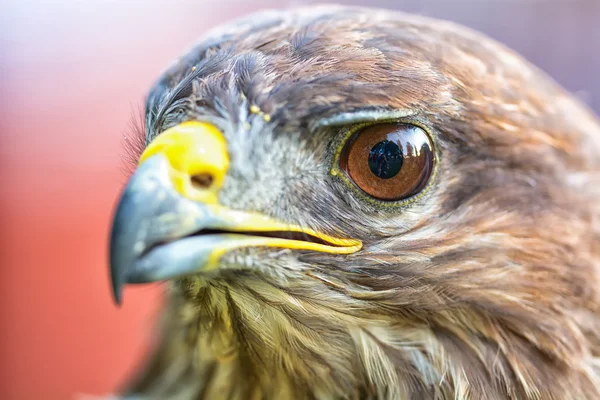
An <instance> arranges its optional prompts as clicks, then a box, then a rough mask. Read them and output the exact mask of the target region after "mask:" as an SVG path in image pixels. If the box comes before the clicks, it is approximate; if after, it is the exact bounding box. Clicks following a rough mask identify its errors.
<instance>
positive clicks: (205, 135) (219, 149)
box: [139, 121, 229, 204]
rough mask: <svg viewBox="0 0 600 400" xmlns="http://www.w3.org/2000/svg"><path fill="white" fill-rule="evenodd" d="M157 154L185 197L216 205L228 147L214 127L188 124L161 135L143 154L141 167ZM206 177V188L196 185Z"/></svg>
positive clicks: (185, 123) (196, 122) (227, 162)
mask: <svg viewBox="0 0 600 400" xmlns="http://www.w3.org/2000/svg"><path fill="white" fill-rule="evenodd" d="M157 154H160V155H162V156H163V157H165V158H166V159H167V161H168V162H169V165H170V168H169V176H170V178H171V183H172V184H173V187H174V189H175V190H176V191H177V192H179V193H180V194H181V195H182V196H184V197H186V198H188V199H191V200H196V201H201V202H204V203H208V204H211V203H212V204H214V203H216V202H217V195H218V191H219V189H221V187H222V186H223V181H224V180H225V176H226V175H227V171H228V169H229V155H228V153H227V143H226V141H225V138H224V136H223V134H222V133H221V131H219V129H217V128H216V127H215V126H214V125H212V124H209V123H206V122H200V121H188V122H183V123H181V124H179V125H177V126H174V127H172V128H169V129H167V130H166V131H164V132H162V133H161V134H159V135H158V136H157V137H156V138H155V139H154V140H153V141H152V142H151V143H150V144H149V145H148V147H147V148H146V150H144V152H143V153H142V155H141V157H140V161H139V164H140V165H141V164H143V163H144V162H145V161H146V160H147V159H149V158H150V157H152V156H155V155H157ZM197 177H203V182H205V184H204V185H202V186H200V187H199V186H198V185H194V179H195V178H197Z"/></svg>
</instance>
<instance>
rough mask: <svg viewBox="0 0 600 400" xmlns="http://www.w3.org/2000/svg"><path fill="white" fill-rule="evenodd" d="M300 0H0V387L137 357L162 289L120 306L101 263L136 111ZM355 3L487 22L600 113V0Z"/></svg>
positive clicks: (484, 27)
mask: <svg viewBox="0 0 600 400" xmlns="http://www.w3.org/2000/svg"><path fill="white" fill-rule="evenodd" d="M346 3H347V4H351V3H350V2H346ZM302 4H312V3H311V2H310V1H286V0H268V1H267V0H265V1H255V2H251V1H244V2H233V1H229V0H220V1H218V2H217V1H215V2H208V1H203V0H188V1H177V0H162V1H157V0H139V1H133V0H118V1H117V0H113V1H108V0H85V1H83V0H81V1H75V0H71V1H66V0H38V1H27V0H25V1H17V0H15V1H12V2H7V1H5V0H0V179H1V181H0V182H1V184H0V355H1V356H0V399H3V400H12V399H16V400H29V399H32V400H33V399H36V400H38V399H44V400H63V399H75V398H78V397H77V396H78V394H80V393H87V394H106V393H109V392H111V391H112V390H114V389H115V388H116V387H118V385H119V384H120V383H121V382H122V380H123V378H124V377H125V376H126V375H127V374H128V373H129V372H130V371H132V369H133V368H134V367H135V366H136V365H137V364H139V363H140V360H141V359H142V356H143V354H144V350H145V349H146V348H147V346H148V345H149V340H150V334H151V330H152V326H153V320H154V315H155V313H156V310H157V306H158V305H159V302H160V299H161V287H160V286H141V287H136V288H129V289H127V292H126V293H125V297H124V305H123V306H122V307H121V308H117V307H116V306H115V305H114V304H113V301H112V298H111V296H110V290H109V282H108V267H107V236H108V229H109V222H110V218H111V213H112V208H113V205H114V203H115V200H116V198H117V196H118V193H119V190H120V188H121V187H122V184H123V183H124V180H125V175H124V174H123V173H122V168H123V167H124V163H123V161H122V156H123V149H122V141H123V138H124V137H125V136H127V135H128V134H129V132H130V128H129V122H130V120H131V118H132V115H135V114H136V113H139V110H140V108H141V107H142V105H143V101H144V96H145V94H146V92H147V90H148V89H149V88H150V86H151V85H152V83H153V81H154V80H155V79H156V78H157V76H158V74H159V73H160V72H161V71H162V70H163V68H165V66H166V65H167V64H168V63H169V62H170V61H171V60H172V59H173V58H175V57H177V56H179V55H180V54H182V52H183V51H185V50H186V49H187V48H188V47H189V46H190V45H191V44H193V43H194V42H195V41H196V40H197V39H198V38H199V36H200V35H201V34H202V33H203V32H205V31H206V30H208V29H209V28H211V27H213V26H215V25H217V24H219V23H222V22H225V21H227V20H229V19H231V18H234V17H237V16H241V15H243V14H247V13H250V12H252V11H256V10H259V9H263V8H291V7H294V6H298V5H302ZM352 4H360V2H352ZM363 4H370V5H373V6H379V7H385V8H394V9H399V10H405V11H410V12H415V13H420V14H424V15H429V16H434V17H440V18H445V19H450V20H453V21H457V22H459V23H462V24H465V25H468V26H470V27H473V28H475V29H478V30H480V31H483V32H485V33H487V34H488V35H490V36H492V37H493V38H495V39H498V40H500V41H502V42H504V43H505V44H507V45H508V46H510V47H512V48H513V49H515V50H517V51H518V52H520V53H521V54H523V55H524V56H526V57H527V58H528V59H529V60H530V61H532V62H533V63H535V64H536V65H538V66H539V67H541V68H542V69H543V70H545V71H546V72H547V73H549V74H550V75H551V76H552V77H554V78H555V79H556V80H557V81H558V82H559V83H561V84H562V85H563V86H564V87H566V88H567V89H569V90H570V91H572V92H574V93H575V94H576V95H577V96H579V97H580V98H581V99H582V100H583V101H585V102H586V103H587V104H588V105H590V106H591V107H592V108H594V109H595V111H596V112H597V113H599V112H600V78H599V76H598V74H599V72H600V51H599V50H600V0H570V1H569V0H437V1H433V0H431V1H430V0H424V1H400V0H388V1H384V0H380V1H371V2H368V1H367V0H364V2H363Z"/></svg>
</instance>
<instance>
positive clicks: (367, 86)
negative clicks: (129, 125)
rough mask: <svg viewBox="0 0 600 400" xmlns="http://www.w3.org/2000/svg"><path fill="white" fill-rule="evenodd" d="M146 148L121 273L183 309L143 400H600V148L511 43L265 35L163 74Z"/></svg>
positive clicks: (370, 30)
mask: <svg viewBox="0 0 600 400" xmlns="http://www.w3.org/2000/svg"><path fill="white" fill-rule="evenodd" d="M144 140H145V145H144V146H145V149H144V150H143V153H142V154H141V156H140V158H139V165H138V167H137V169H136V171H135V172H134V174H133V175H132V177H131V178H130V181H129V183H128V184H127V187H126V188H125V189H124V192H123V195H122V198H121V200H120V203H119V205H118V208H117V211H116V214H115V219H114V222H113V224H114V225H113V231H112V237H111V258H110V261H111V273H112V279H113V285H114V291H115V295H116V297H117V299H119V298H120V296H121V289H122V286H123V285H124V284H127V283H143V282H151V281H168V282H169V285H168V287H169V294H168V301H167V306H166V310H165V312H164V322H163V325H162V326H163V329H162V333H161V341H160V343H159V345H158V346H157V348H156V349H155V353H154V355H153V356H152V357H151V359H150V360H149V361H148V367H147V369H145V370H144V371H143V372H142V373H141V374H140V375H139V376H138V377H137V379H135V380H134V381H133V382H132V383H131V385H129V387H128V388H127V389H126V390H125V398H132V399H133V398H135V399H140V398H143V399H149V398H150V399H417V400H418V399H423V400H424V399H498V400H500V399H544V400H546V399H599V398H600V282H599V271H600V225H599V223H600V179H599V175H600V125H599V124H598V121H597V120H596V117H594V116H593V115H592V114H591V112H589V111H588V110H587V109H586V108H585V106H583V105H582V104H580V103H579V102H578V101H577V100H576V99H575V98H574V97H571V96H570V95H568V94H567V93H566V92H565V91H563V90H562V89H561V88H560V87H558V86H557V85H556V84H555V83H554V82H553V81H552V80H550V79H549V78H548V77H546V76H545V75H544V74H543V73H542V72H540V71H539V70H537V69H536V68H535V67H533V66H532V65H530V64H529V63H527V62H526V61H524V60H523V59H522V58H520V57H519V56H518V55H516V54H515V53H513V52H511V51H510V50H508V49H506V48H504V47H503V46H501V45H499V44H498V43H496V42H494V41H492V40H490V39H488V38H486V37H484V36H482V35H480V34H477V33H475V32H473V31H471V30H468V29H466V28H463V27H460V26H457V25H454V24H452V23H448V22H443V21H437V20H432V19H427V18H423V17H417V16H410V15H405V14H400V13H393V12H388V11H381V10H373V9H364V8H338V7H325V8H312V9H300V10H296V11H292V12H290V11H286V12H267V13H263V14H260V15H253V16H251V17H249V18H245V19H243V20H239V21H236V22H235V23H232V24H231V25H228V26H225V27H223V28H221V29H219V30H218V31H213V32H212V33H210V34H209V35H208V36H207V37H206V38H205V39H203V40H202V41H201V42H200V43H199V44H198V45H197V46H195V47H194V48H192V49H191V50H190V51H189V52H188V53H187V54H186V55H184V56H183V57H181V58H179V59H178V60H176V61H175V62H174V63H173V64H172V65H171V66H170V67H169V68H168V69H167V70H166V71H165V72H164V74H163V75H162V77H161V78H160V79H159V80H158V82H157V83H156V85H155V86H154V87H153V88H152V90H151V91H150V93H149V95H148V98H147V103H146V115H145V138H144ZM128 396H130V397H128Z"/></svg>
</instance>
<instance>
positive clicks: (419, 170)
mask: <svg viewBox="0 0 600 400" xmlns="http://www.w3.org/2000/svg"><path fill="white" fill-rule="evenodd" d="M340 168H341V169H342V170H344V171H345V172H346V174H347V175H348V176H349V177H350V178H351V179H352V180H353V181H354V183H355V184H356V185H357V186H358V187H359V188H360V189H361V190H362V191H364V192H365V193H367V194H368V195H370V196H372V197H375V198H377V199H380V200H388V201H393V200H402V199H406V198H407V197H411V196H414V195H415V194H417V193H419V192H420V191H421V190H422V189H423V188H424V187H425V185H426V184H427V181H428V180H429V177H430V176H431V172H432V171H433V146H432V143H431V140H430V139H429V136H428V135H427V133H426V132H425V131H424V130H423V129H421V128H419V127H418V126H415V125H408V124H392V123H389V124H378V125H371V126H368V127H366V128H363V129H361V130H359V131H358V132H356V133H355V134H354V135H353V136H352V137H351V138H350V140H349V141H348V142H347V143H346V145H345V146H344V149H343V150H342V153H341V155H340Z"/></svg>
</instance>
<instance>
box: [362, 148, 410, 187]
mask: <svg viewBox="0 0 600 400" xmlns="http://www.w3.org/2000/svg"><path fill="white" fill-rule="evenodd" d="M403 161H404V156H403V155H402V149H400V147H399V146H398V145H397V144H396V143H394V142H390V141H389V140H383V141H381V142H379V143H377V144H376V145H375V146H373V148H371V152H370V153H369V168H371V172H373V173H374V174H375V176H377V177H379V178H382V179H389V178H393V177H394V176H396V175H397V174H398V172H400V168H402V162H403Z"/></svg>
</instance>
